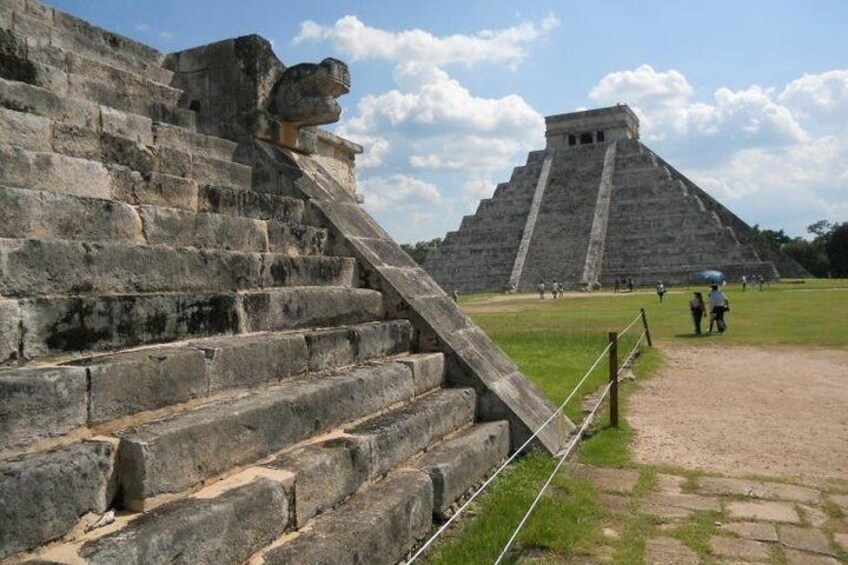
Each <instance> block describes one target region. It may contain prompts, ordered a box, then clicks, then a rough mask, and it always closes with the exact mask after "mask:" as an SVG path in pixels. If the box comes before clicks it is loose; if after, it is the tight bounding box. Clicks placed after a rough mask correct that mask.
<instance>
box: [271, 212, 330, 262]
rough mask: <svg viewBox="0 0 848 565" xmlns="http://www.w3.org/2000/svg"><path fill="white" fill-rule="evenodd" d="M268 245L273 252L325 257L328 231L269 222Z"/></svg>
mask: <svg viewBox="0 0 848 565" xmlns="http://www.w3.org/2000/svg"><path fill="white" fill-rule="evenodd" d="M268 245H269V249H270V250H271V251H274V252H277V253H285V254H287V255H291V256H297V255H323V254H324V251H325V250H326V248H327V230H326V229H324V228H316V227H313V226H305V225H288V224H281V223H279V222H275V221H269V222H268Z"/></svg>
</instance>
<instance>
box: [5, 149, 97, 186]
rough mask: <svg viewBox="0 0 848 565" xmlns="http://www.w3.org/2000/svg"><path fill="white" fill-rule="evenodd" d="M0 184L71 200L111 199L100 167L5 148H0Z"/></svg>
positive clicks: (93, 164) (85, 162)
mask: <svg viewBox="0 0 848 565" xmlns="http://www.w3.org/2000/svg"><path fill="white" fill-rule="evenodd" d="M0 183H3V184H6V185H11V186H18V187H22V188H34V189H41V190H47V191H50V192H56V193H59V194H70V195H73V196H88V197H92V198H103V199H108V198H110V196H111V182H110V180H109V175H108V173H107V171H106V168H105V167H104V166H103V165H102V164H100V163H97V162H95V161H88V160H86V159H76V158H74V157H66V156H64V155H58V154H56V153H36V152H27V151H24V150H22V149H19V148H10V147H8V146H6V147H0Z"/></svg>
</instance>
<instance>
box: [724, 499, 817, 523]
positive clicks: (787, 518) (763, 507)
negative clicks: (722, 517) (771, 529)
mask: <svg viewBox="0 0 848 565" xmlns="http://www.w3.org/2000/svg"><path fill="white" fill-rule="evenodd" d="M727 512H728V514H730V516H731V517H732V518H734V519H736V520H763V521H767V522H786V523H790V524H800V523H801V519H800V518H799V517H798V513H797V512H796V511H795V505H794V504H792V503H790V502H739V501H733V502H729V503H728V504H727Z"/></svg>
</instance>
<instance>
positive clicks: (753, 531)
mask: <svg viewBox="0 0 848 565" xmlns="http://www.w3.org/2000/svg"><path fill="white" fill-rule="evenodd" d="M721 529H722V530H724V531H726V532H730V533H732V534H736V535H737V536H739V537H742V538H745V539H751V540H757V541H778V538H777V528H776V527H775V525H774V524H769V523H766V522H732V523H730V524H724V525H722V526H721Z"/></svg>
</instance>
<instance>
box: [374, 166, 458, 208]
mask: <svg viewBox="0 0 848 565" xmlns="http://www.w3.org/2000/svg"><path fill="white" fill-rule="evenodd" d="M359 191H360V192H361V193H362V195H363V196H364V197H365V207H366V208H368V209H370V210H373V211H376V212H381V211H384V210H397V209H398V207H415V206H417V205H419V204H427V203H429V204H433V203H436V202H440V201H441V200H442V195H441V193H440V192H439V189H437V188H436V187H435V185H433V184H430V183H429V182H425V181H423V180H420V179H417V178H414V177H411V176H409V175H405V174H395V175H391V176H388V177H381V176H377V177H371V178H368V179H365V180H362V181H360V183H359Z"/></svg>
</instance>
